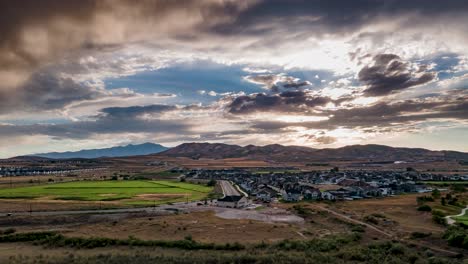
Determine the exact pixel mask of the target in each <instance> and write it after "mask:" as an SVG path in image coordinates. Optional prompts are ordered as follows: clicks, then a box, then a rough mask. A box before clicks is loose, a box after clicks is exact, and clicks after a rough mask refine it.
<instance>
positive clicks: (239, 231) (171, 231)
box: [66, 212, 302, 243]
mask: <svg viewBox="0 0 468 264" xmlns="http://www.w3.org/2000/svg"><path fill="white" fill-rule="evenodd" d="M300 228H301V227H300V226H297V225H289V224H282V223H275V224H271V223H264V222H259V221H252V220H245V219H241V220H232V219H229V220H227V219H221V218H219V217H216V216H215V215H214V213H213V212H193V213H189V214H179V215H167V216H147V217H133V218H128V219H123V220H119V221H116V222H105V223H95V224H83V225H80V226H78V227H75V228H73V230H72V231H70V232H67V233H66V235H67V236H68V235H69V236H82V237H93V236H94V237H95V236H98V237H111V238H121V239H125V238H128V236H130V235H132V236H135V237H137V238H140V239H144V240H155V239H160V240H178V239H184V237H186V236H188V235H190V236H192V237H193V239H195V240H197V241H203V242H216V243H225V242H236V241H237V242H242V243H254V242H260V241H262V240H263V241H276V240H281V239H301V238H302V237H301V236H300V235H299V234H298V233H297V232H298V231H299V230H300Z"/></svg>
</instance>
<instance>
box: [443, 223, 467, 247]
mask: <svg viewBox="0 0 468 264" xmlns="http://www.w3.org/2000/svg"><path fill="white" fill-rule="evenodd" d="M467 227H468V226H463V225H452V226H450V227H449V228H447V231H445V233H444V236H443V238H444V239H446V240H447V242H448V244H449V245H450V246H453V247H460V248H464V249H468V229H467Z"/></svg>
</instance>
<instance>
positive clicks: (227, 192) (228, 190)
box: [219, 181, 241, 196]
mask: <svg viewBox="0 0 468 264" xmlns="http://www.w3.org/2000/svg"><path fill="white" fill-rule="evenodd" d="M219 185H220V186H221V189H223V194H224V196H231V195H235V196H240V195H241V194H240V193H239V191H237V189H236V188H235V187H234V186H232V184H231V183H230V182H228V181H219Z"/></svg>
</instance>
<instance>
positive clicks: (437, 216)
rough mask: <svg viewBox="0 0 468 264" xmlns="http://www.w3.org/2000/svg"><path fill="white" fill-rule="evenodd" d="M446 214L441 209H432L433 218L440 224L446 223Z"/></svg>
mask: <svg viewBox="0 0 468 264" xmlns="http://www.w3.org/2000/svg"><path fill="white" fill-rule="evenodd" d="M444 217H445V214H444V213H443V212H442V211H440V210H432V220H433V221H434V222H436V223H437V224H440V225H446V224H447V221H446V220H445V218H444Z"/></svg>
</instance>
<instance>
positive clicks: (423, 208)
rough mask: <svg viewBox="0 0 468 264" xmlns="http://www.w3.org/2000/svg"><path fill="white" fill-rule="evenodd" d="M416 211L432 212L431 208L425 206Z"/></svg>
mask: <svg viewBox="0 0 468 264" xmlns="http://www.w3.org/2000/svg"><path fill="white" fill-rule="evenodd" d="M418 211H422V212H430V211H432V208H431V207H430V206H429V205H427V204H425V205H421V206H419V207H418Z"/></svg>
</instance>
